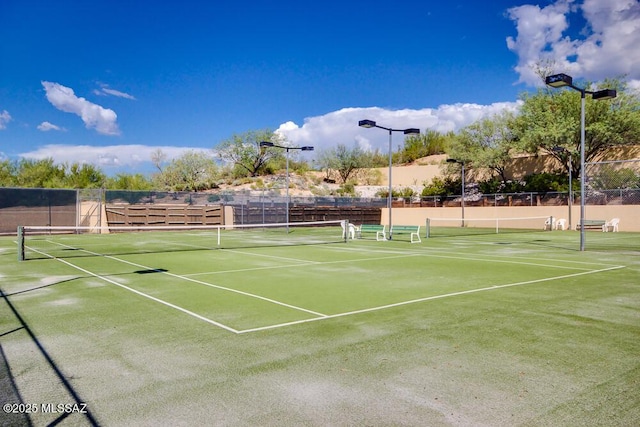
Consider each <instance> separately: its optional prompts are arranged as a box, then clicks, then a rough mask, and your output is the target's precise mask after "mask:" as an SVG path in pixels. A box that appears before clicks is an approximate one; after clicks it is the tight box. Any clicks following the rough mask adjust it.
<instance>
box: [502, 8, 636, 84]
mask: <svg viewBox="0 0 640 427" xmlns="http://www.w3.org/2000/svg"><path fill="white" fill-rule="evenodd" d="M507 13H508V17H509V18H510V19H511V20H512V21H514V22H515V25H516V29H517V33H518V34H517V36H516V37H515V38H513V37H508V38H507V47H508V48H509V49H510V50H512V51H513V52H515V53H516V54H517V55H518V65H517V66H516V67H515V70H516V71H517V72H518V74H519V75H520V79H519V81H520V82H522V83H527V84H531V85H541V84H542V82H541V80H540V77H538V76H537V75H536V73H535V65H536V63H538V62H539V61H540V60H543V61H546V62H548V63H550V64H553V68H554V69H553V70H552V71H553V72H564V73H567V74H570V75H572V76H573V77H580V78H585V79H588V80H601V79H604V78H606V77H615V76H619V75H627V76H628V78H629V79H631V80H638V79H640V67H638V66H637V64H639V63H640V0H607V1H602V0H583V1H579V0H557V1H556V2H554V3H552V4H549V5H548V6H545V7H542V8H541V7H539V6H533V5H522V6H517V7H513V8H511V9H509V10H508V12H507ZM572 14H581V15H582V17H583V18H584V20H585V21H586V24H587V25H586V27H585V28H576V29H573V30H576V31H574V33H579V34H580V35H581V36H583V38H581V39H572V38H571V37H570V36H569V35H568V34H567V31H568V30H569V22H570V19H569V18H570V17H571V16H572ZM574 21H575V20H574Z"/></svg>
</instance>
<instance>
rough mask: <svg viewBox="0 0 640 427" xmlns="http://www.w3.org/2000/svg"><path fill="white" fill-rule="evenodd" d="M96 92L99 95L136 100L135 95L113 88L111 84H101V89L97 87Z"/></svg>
mask: <svg viewBox="0 0 640 427" xmlns="http://www.w3.org/2000/svg"><path fill="white" fill-rule="evenodd" d="M93 93H94V94H96V95H98V96H115V97H118V98H125V99H130V100H133V101H135V99H136V98H135V97H134V96H133V95H129V94H128V93H125V92H121V91H119V90H115V89H111V88H110V87H109V85H106V84H102V83H101V84H100V89H95V90H94V91H93Z"/></svg>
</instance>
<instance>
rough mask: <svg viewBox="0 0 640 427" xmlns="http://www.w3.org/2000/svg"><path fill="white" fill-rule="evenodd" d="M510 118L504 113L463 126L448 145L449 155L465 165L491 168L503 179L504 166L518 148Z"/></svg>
mask: <svg viewBox="0 0 640 427" xmlns="http://www.w3.org/2000/svg"><path fill="white" fill-rule="evenodd" d="M513 120H514V116H513V114H512V113H509V112H504V113H501V114H497V115H494V116H493V117H490V118H485V119H482V120H480V121H477V122H475V123H473V124H471V125H469V126H467V127H465V128H463V129H462V130H461V131H460V133H459V134H458V136H457V138H456V139H455V141H454V143H453V144H452V147H451V150H450V152H449V154H450V156H451V157H452V158H455V159H459V160H463V161H464V162H465V165H469V166H468V167H475V168H488V169H491V170H493V171H494V172H496V173H497V174H498V175H499V176H500V178H501V179H502V182H506V181H507V177H506V169H507V167H508V166H509V164H510V163H511V160H512V154H513V152H514V150H516V149H517V148H518V140H517V137H516V135H515V134H514V132H513Z"/></svg>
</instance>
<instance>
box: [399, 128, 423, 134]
mask: <svg viewBox="0 0 640 427" xmlns="http://www.w3.org/2000/svg"><path fill="white" fill-rule="evenodd" d="M403 132H404V134H405V135H418V134H420V129H416V128H409V129H405V130H404V131H403Z"/></svg>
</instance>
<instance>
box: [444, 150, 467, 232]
mask: <svg viewBox="0 0 640 427" xmlns="http://www.w3.org/2000/svg"><path fill="white" fill-rule="evenodd" d="M447 163H457V164H459V165H460V166H462V185H461V187H462V202H460V207H461V208H462V223H461V224H460V227H464V196H465V194H464V187H465V185H464V160H458V159H451V158H449V159H447Z"/></svg>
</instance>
